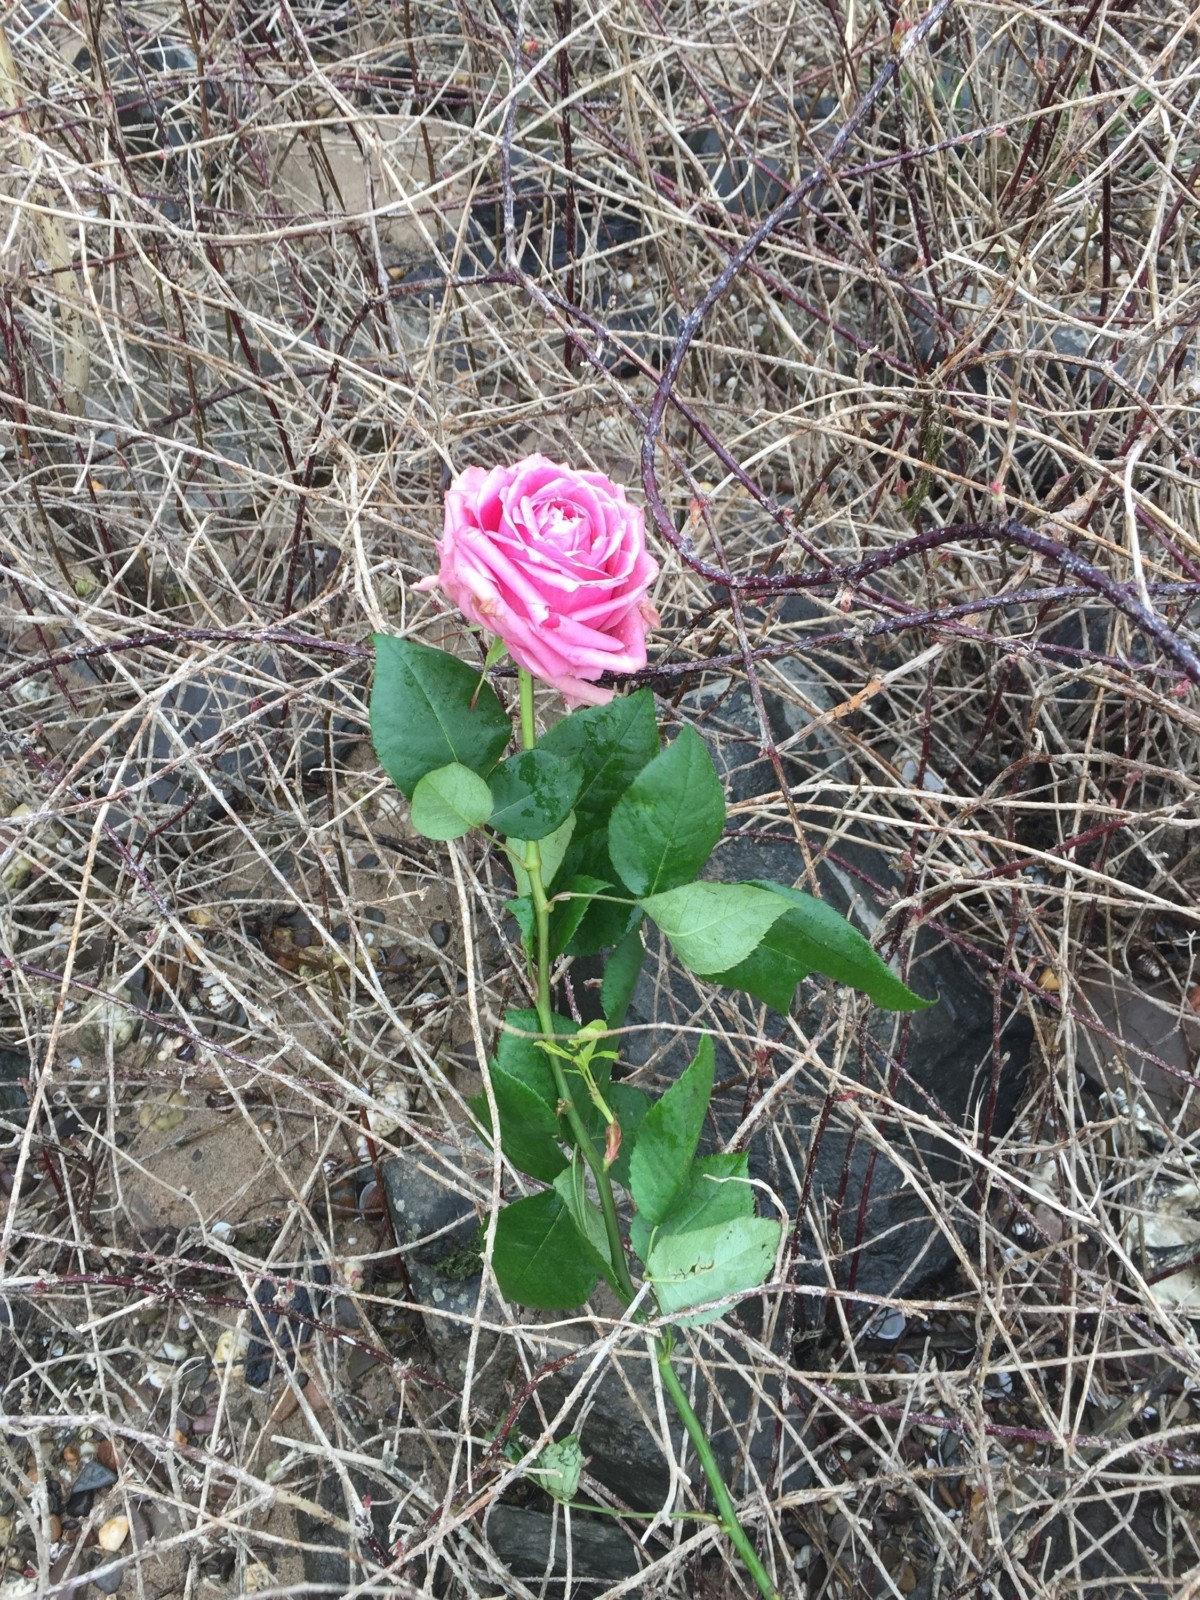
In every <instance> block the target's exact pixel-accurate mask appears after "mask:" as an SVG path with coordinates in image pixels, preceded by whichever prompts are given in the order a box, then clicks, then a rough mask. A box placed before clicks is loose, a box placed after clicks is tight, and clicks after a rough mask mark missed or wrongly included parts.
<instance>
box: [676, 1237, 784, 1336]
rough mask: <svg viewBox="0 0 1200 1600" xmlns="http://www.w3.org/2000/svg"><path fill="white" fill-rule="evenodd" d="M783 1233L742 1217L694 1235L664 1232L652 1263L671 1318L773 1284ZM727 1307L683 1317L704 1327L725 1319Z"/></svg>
mask: <svg viewBox="0 0 1200 1600" xmlns="http://www.w3.org/2000/svg"><path fill="white" fill-rule="evenodd" d="M782 1232H783V1229H782V1228H781V1226H780V1224H779V1223H778V1222H776V1221H774V1220H773V1219H771V1218H768V1217H740V1218H738V1219H736V1220H735V1221H733V1222H723V1223H720V1224H718V1225H717V1226H716V1227H712V1228H697V1229H695V1230H693V1231H692V1232H689V1233H661V1232H660V1233H659V1235H658V1236H657V1237H656V1238H655V1240H654V1245H653V1247H652V1248H651V1251H650V1259H649V1261H648V1262H647V1263H646V1270H647V1276H648V1277H649V1278H650V1279H651V1281H652V1283H653V1285H654V1298H655V1299H656V1300H657V1301H658V1308H659V1310H660V1311H661V1312H662V1314H663V1315H664V1316H665V1317H669V1316H672V1315H673V1314H674V1313H675V1312H679V1311H686V1310H688V1309H689V1307H691V1306H699V1305H703V1304H704V1303H705V1302H706V1301H708V1300H718V1299H721V1300H723V1299H725V1298H726V1297H727V1296H730V1297H732V1296H734V1295H741V1294H747V1293H749V1292H750V1290H752V1289H757V1288H759V1287H760V1286H761V1285H762V1284H764V1283H765V1282H766V1281H767V1278H768V1276H769V1275H770V1272H771V1268H772V1267H773V1266H774V1264H775V1256H776V1253H777V1251H778V1249H779V1238H780V1234H781V1233H782ZM728 1309H729V1308H728V1307H727V1306H720V1307H717V1308H716V1309H715V1310H712V1311H705V1312H703V1313H702V1314H701V1315H699V1316H694V1317H685V1318H679V1319H678V1320H679V1321H681V1322H684V1323H685V1324H687V1325H689V1326H692V1327H698V1326H699V1325H700V1324H701V1323H703V1322H712V1321H713V1320H714V1319H715V1318H717V1317H719V1316H723V1315H724V1313H725V1311H726V1310H728Z"/></svg>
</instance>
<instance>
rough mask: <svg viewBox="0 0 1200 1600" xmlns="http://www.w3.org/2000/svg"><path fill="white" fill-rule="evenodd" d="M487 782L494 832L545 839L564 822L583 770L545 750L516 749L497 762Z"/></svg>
mask: <svg viewBox="0 0 1200 1600" xmlns="http://www.w3.org/2000/svg"><path fill="white" fill-rule="evenodd" d="M489 781H490V783H491V789H492V798H493V799H494V801H495V809H494V810H493V812H492V815H491V825H492V827H493V828H495V830H496V832H497V833H502V834H506V835H507V834H515V835H516V836H517V837H518V838H519V839H522V840H528V839H545V838H546V837H547V836H548V835H549V834H552V833H553V832H554V831H555V829H556V828H561V827H562V825H563V823H564V822H565V821H566V820H567V817H568V815H569V814H570V811H571V807H572V806H573V805H574V804H575V797H576V796H577V795H578V793H579V789H580V786H581V784H582V783H583V768H582V767H581V766H580V765H579V763H578V762H577V761H569V760H565V759H564V758H563V757H562V756H554V755H551V754H550V752H549V751H548V750H519V751H518V752H517V754H516V755H515V756H509V758H508V760H507V761H502V762H501V763H500V765H499V766H498V767H497V768H496V770H495V772H493V773H492V776H491V779H490V780H489Z"/></svg>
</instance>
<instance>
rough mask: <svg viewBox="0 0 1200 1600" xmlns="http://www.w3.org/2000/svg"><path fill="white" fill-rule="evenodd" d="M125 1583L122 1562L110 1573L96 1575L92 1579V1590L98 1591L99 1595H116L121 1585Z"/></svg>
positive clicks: (123, 1564)
mask: <svg viewBox="0 0 1200 1600" xmlns="http://www.w3.org/2000/svg"><path fill="white" fill-rule="evenodd" d="M124 1581H125V1563H124V1562H123V1561H122V1562H121V1563H120V1564H119V1565H118V1566H115V1567H113V1568H112V1569H111V1570H110V1571H108V1572H104V1573H98V1574H97V1576H96V1577H94V1578H93V1579H92V1587H93V1589H99V1591H100V1593H101V1594H116V1593H117V1591H118V1589H120V1587H121V1584H122V1583H123V1582H124Z"/></svg>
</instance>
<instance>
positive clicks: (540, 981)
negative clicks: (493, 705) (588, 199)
mask: <svg viewBox="0 0 1200 1600" xmlns="http://www.w3.org/2000/svg"><path fill="white" fill-rule="evenodd" d="M517 676H518V680H519V682H520V685H521V748H522V749H523V750H532V749H533V747H534V745H535V744H536V743H537V727H536V725H535V723H534V719H533V678H532V677H531V676H530V674H529V673H528V672H527V671H526V670H525V668H524V667H521V668H519V669H518V674H517ZM525 871H526V872H527V874H528V875H529V894H530V898H531V899H532V901H533V914H534V922H535V928H534V941H533V942H534V952H535V961H536V974H535V976H536V984H537V987H536V994H537V1014H538V1021H539V1022H540V1023H541V1025H542V1032H543V1033H544V1034H545V1035H546V1037H547V1038H548V1039H553V1038H554V1036H555V1035H554V1013H553V1010H552V1008H551V1005H550V902H549V901H548V900H547V898H546V888H545V885H544V884H543V883H542V852H541V848H540V846H539V845H537V844H528V845H527V846H526V855H525ZM545 1055H546V1060H547V1061H548V1062H549V1063H550V1071H551V1073H552V1074H553V1076H554V1092H555V1094H556V1095H557V1096H558V1099H559V1103H560V1104H561V1106H562V1107H563V1111H564V1114H565V1115H566V1119H567V1126H568V1127H569V1128H570V1130H571V1137H572V1138H573V1139H574V1140H575V1145H576V1148H577V1149H578V1150H579V1153H580V1155H582V1157H583V1159H584V1161H586V1162H587V1165H588V1169H589V1170H590V1172H591V1174H592V1176H593V1177H594V1178H595V1180H596V1192H597V1194H598V1195H599V1196H600V1211H601V1214H602V1215H603V1217H604V1232H605V1237H606V1238H607V1239H608V1253H609V1256H610V1257H611V1258H612V1266H613V1271H614V1272H615V1273H616V1276H617V1287H618V1288H619V1290H620V1292H621V1294H622V1295H623V1296H624V1298H625V1300H626V1302H628V1301H630V1300H632V1299H633V1297H634V1292H635V1291H634V1287H633V1279H632V1278H631V1277H630V1276H629V1263H628V1261H627V1260H626V1258H625V1246H624V1245H623V1244H622V1242H621V1223H620V1219H619V1218H618V1216H617V1202H616V1200H615V1199H614V1198H613V1191H612V1182H611V1180H610V1178H609V1176H608V1168H607V1167H606V1166H605V1165H604V1161H603V1159H602V1157H601V1156H600V1154H599V1152H598V1151H597V1149H596V1146H595V1145H594V1144H593V1143H592V1138H591V1135H590V1134H589V1133H588V1131H587V1129H586V1128H585V1127H584V1124H583V1118H582V1117H581V1116H580V1115H579V1111H578V1108H577V1107H576V1105H575V1097H574V1095H573V1094H572V1093H571V1090H570V1086H569V1085H568V1083H567V1079H566V1074H565V1073H564V1072H563V1069H562V1064H561V1062H560V1061H559V1060H558V1058H557V1057H556V1056H554V1055H552V1054H551V1053H550V1052H549V1051H546V1052H545Z"/></svg>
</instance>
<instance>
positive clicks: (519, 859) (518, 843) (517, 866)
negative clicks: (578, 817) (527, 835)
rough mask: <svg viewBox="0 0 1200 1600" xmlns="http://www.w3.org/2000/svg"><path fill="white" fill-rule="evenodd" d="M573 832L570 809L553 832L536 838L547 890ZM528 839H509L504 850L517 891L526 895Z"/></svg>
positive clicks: (543, 881)
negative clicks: (560, 824) (541, 837)
mask: <svg viewBox="0 0 1200 1600" xmlns="http://www.w3.org/2000/svg"><path fill="white" fill-rule="evenodd" d="M574 832H575V813H574V812H573V811H572V812H571V814H570V816H569V817H568V818H567V820H566V821H565V822H564V823H563V824H562V826H561V827H558V828H555V830H554V832H553V833H550V834H547V835H546V837H545V838H544V839H540V840H537V841H536V843H537V847H538V849H539V851H540V852H541V857H542V887H543V888H544V889H546V890H549V888H550V885H551V884H552V883H553V882H554V875H555V873H556V872H557V871H558V869H559V867H561V866H562V863H563V857H564V856H565V855H566V853H567V847H568V846H569V845H570V843H571V835H572V834H573V833H574ZM528 844H529V841H527V840H525V839H509V840H507V841H506V843H505V846H504V850H505V854H506V855H507V856H508V859H509V861H510V863H511V864H512V869H513V877H514V879H515V880H516V885H517V892H518V893H519V894H523V895H527V894H528V893H529V874H528V872H526V870H525V861H526V859H527V853H528Z"/></svg>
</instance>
